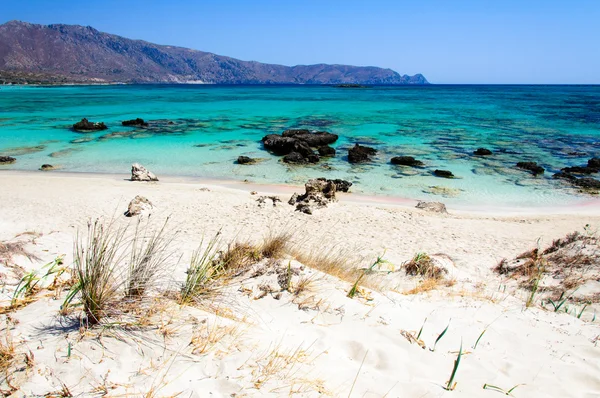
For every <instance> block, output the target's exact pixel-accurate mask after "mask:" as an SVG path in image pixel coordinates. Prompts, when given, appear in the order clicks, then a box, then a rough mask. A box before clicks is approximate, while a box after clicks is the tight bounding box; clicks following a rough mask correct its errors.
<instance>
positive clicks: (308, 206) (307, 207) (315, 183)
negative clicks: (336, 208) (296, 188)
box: [288, 178, 337, 214]
mask: <svg viewBox="0 0 600 398" xmlns="http://www.w3.org/2000/svg"><path fill="white" fill-rule="evenodd" d="M304 189H305V192H304V194H302V195H299V194H297V193H294V194H293V195H292V197H291V198H290V200H289V201H288V203H289V204H290V205H296V210H297V211H301V212H303V213H306V214H312V208H313V207H314V206H316V207H326V206H327V204H329V203H331V202H335V201H336V198H335V193H336V191H337V186H336V184H335V183H334V182H333V181H332V180H327V179H325V178H317V179H312V180H308V182H307V183H306V184H305V185H304Z"/></svg>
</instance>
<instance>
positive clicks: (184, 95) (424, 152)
mask: <svg viewBox="0 0 600 398" xmlns="http://www.w3.org/2000/svg"><path fill="white" fill-rule="evenodd" d="M82 117H87V118H88V119H90V120H92V121H103V122H105V123H106V124H107V125H108V126H109V130H105V131H102V132H98V133H85V134H82V133H77V132H74V131H72V130H71V129H70V126H71V125H72V124H73V123H75V122H77V121H79V120H80V119H81V118H82ZM136 117H141V118H143V119H145V120H150V121H157V122H156V125H155V127H153V128H149V129H135V128H128V127H123V126H121V123H120V122H121V121H122V120H126V119H132V118H136ZM168 121H172V122H173V124H168V123H167V122H168ZM295 127H306V128H311V129H318V130H325V131H330V132H333V133H336V134H338V135H339V136H340V139H339V140H338V142H336V143H335V144H334V145H333V146H334V147H335V148H336V149H337V150H338V155H337V156H336V158H334V159H323V160H322V161H321V162H320V163H319V164H317V165H314V166H290V165H286V164H284V163H282V162H280V158H278V157H276V156H273V155H271V154H269V153H268V152H266V151H264V150H263V149H262V144H261V143H260V139H261V138H262V137H263V136H264V135H266V134H268V133H281V132H282V131H283V130H285V129H287V128H295ZM599 137H600V86H433V85H432V86H420V87H373V88H365V89H348V88H335V87H323V86H198V85H189V86H186V85H184V86H173V85H146V86H83V87H48V88H43V87H6V86H3V87H2V88H1V89H0V153H2V154H3V155H12V156H14V157H16V158H17V162H16V163H15V164H12V165H5V166H0V169H15V170H37V169H38V168H39V167H40V166H41V165H42V164H44V163H50V164H53V165H56V166H59V167H60V168H61V170H64V171H70V172H102V173H128V171H129V168H130V165H131V163H132V162H139V163H142V164H143V165H145V166H147V167H148V168H149V169H151V170H152V171H154V172H155V173H156V174H157V175H158V176H159V177H160V176H161V175H179V176H194V177H208V178H219V179H223V178H225V179H236V180H246V179H247V180H250V181H253V182H258V183H288V184H302V183H304V182H305V181H306V179H308V178H310V177H316V176H325V177H330V178H332V177H335V178H343V179H347V180H350V181H352V182H353V183H354V184H355V185H354V187H353V191H354V192H362V193H368V194H376V195H389V196H402V197H407V198H415V199H428V200H431V199H435V200H443V201H445V202H447V203H465V204H480V205H510V206H553V205H563V204H571V203H576V202H580V201H584V200H587V199H589V198H590V197H589V196H587V195H583V194H580V193H578V192H577V191H576V190H574V189H573V188H570V187H569V186H568V185H567V184H566V183H564V182H560V181H555V180H553V179H552V178H551V175H552V174H553V173H554V172H557V171H558V170H559V169H560V168H562V167H566V166H575V165H584V164H586V162H587V159H588V158H590V157H592V156H600V144H599V141H598V138H599ZM355 142H359V143H362V144H365V145H369V146H373V147H375V148H377V149H378V150H379V153H378V155H377V156H376V157H375V159H374V161H373V162H372V163H370V164H366V165H358V166H357V165H354V166H353V165H350V164H349V163H348V162H347V160H346V158H345V155H346V154H347V148H348V147H349V146H351V145H353V144H354V143H355ZM478 147H487V148H489V149H491V150H492V151H494V152H495V154H494V155H493V156H491V157H486V158H477V157H474V156H472V155H471V154H472V152H473V150H475V149H476V148H478ZM239 155H247V156H250V157H257V158H263V159H264V161H262V162H261V163H259V164H256V165H249V166H248V165H246V166H242V165H237V164H235V162H234V161H235V159H236V158H237V157H238V156H239ZM398 155H411V156H414V157H416V158H418V159H420V160H422V161H424V162H425V163H426V165H427V167H425V168H423V169H411V168H404V167H399V166H393V165H391V164H390V163H389V159H390V158H391V157H393V156H398ZM518 161H536V162H538V163H539V164H541V165H542V166H543V167H545V168H546V173H545V175H544V176H543V177H537V178H536V177H533V176H532V175H530V174H528V173H527V172H523V171H520V170H517V169H516V168H515V167H514V165H515V164H516V162H518ZM436 168H439V169H447V170H450V171H452V172H453V173H454V174H455V175H456V176H457V177H458V178H456V179H452V180H447V179H442V178H437V177H435V176H433V175H432V171H433V170H434V169H436Z"/></svg>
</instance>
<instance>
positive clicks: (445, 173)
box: [433, 169, 454, 178]
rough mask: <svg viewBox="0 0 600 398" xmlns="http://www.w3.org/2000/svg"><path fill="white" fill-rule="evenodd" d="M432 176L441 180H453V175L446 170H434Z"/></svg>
mask: <svg viewBox="0 0 600 398" xmlns="http://www.w3.org/2000/svg"><path fill="white" fill-rule="evenodd" d="M433 175H435V176H436V177H442V178H454V174H452V172H451V171H448V170H438V169H436V170H434V172H433Z"/></svg>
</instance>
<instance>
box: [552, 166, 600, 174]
mask: <svg viewBox="0 0 600 398" xmlns="http://www.w3.org/2000/svg"><path fill="white" fill-rule="evenodd" d="M561 171H563V172H565V173H571V174H593V173H597V172H598V169H597V168H594V167H589V166H573V167H565V168H563V169H561Z"/></svg>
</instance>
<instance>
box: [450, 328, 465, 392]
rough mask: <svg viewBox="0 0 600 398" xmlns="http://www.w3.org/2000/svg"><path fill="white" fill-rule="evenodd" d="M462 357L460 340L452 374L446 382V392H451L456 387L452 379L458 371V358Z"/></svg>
mask: <svg viewBox="0 0 600 398" xmlns="http://www.w3.org/2000/svg"><path fill="white" fill-rule="evenodd" d="M461 357H462V339H461V340H460V349H459V350H458V356H457V357H456V360H455V361H454V368H452V374H451V375H450V380H448V384H446V390H447V391H452V390H454V388H455V387H456V383H454V385H453V382H454V378H455V377H456V372H457V371H458V366H459V365H460V358H461Z"/></svg>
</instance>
